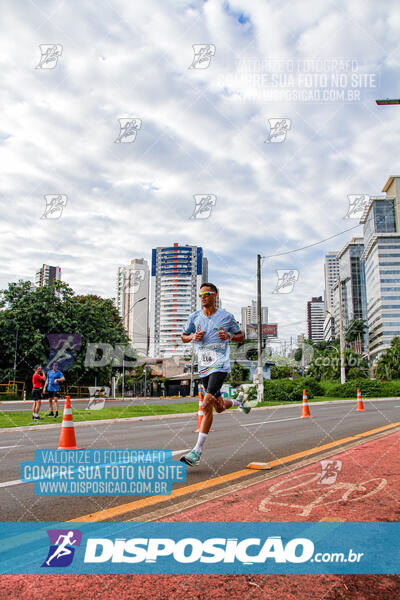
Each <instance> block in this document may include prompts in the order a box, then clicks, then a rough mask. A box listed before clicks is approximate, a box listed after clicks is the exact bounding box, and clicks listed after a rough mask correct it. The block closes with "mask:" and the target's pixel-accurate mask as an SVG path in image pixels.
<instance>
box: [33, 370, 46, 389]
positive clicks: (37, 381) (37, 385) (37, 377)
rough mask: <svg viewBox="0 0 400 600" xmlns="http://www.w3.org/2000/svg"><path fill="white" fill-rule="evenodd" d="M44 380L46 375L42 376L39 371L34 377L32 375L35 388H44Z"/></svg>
mask: <svg viewBox="0 0 400 600" xmlns="http://www.w3.org/2000/svg"><path fill="white" fill-rule="evenodd" d="M43 380H44V377H42V376H41V375H39V374H38V373H34V374H33V377H32V387H33V389H34V390H41V389H42V381H43Z"/></svg>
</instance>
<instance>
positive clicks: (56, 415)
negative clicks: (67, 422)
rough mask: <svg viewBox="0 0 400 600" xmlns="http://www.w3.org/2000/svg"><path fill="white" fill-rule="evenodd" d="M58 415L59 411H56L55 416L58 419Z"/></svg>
mask: <svg viewBox="0 0 400 600" xmlns="http://www.w3.org/2000/svg"><path fill="white" fill-rule="evenodd" d="M57 417H58V411H57V412H56V414H55V415H54V418H55V419H57Z"/></svg>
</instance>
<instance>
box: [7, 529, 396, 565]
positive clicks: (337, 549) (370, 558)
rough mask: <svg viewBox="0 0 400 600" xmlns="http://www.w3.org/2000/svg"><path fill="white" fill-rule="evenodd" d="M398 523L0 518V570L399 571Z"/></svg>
mask: <svg viewBox="0 0 400 600" xmlns="http://www.w3.org/2000/svg"><path fill="white" fill-rule="evenodd" d="M399 535H400V523H232V522H231V523H165V522H163V523H73V522H69V523H21V522H20V523H1V533H0V542H1V551H0V573H1V574H12V573H27V574H29V573H40V574H46V573H47V574H49V573H64V574H67V573H95V574H114V573H127V574H129V573H132V574H133V573H136V574H138V573H140V574H144V573H148V574H151V573H154V574H157V573H170V574H173V573H175V574H201V573H210V574H211V573H216V574H217V573H226V574H242V573H248V574H250V573H274V574H280V573H283V574H284V573H297V574H308V573H310V574H312V573H315V574H318V573H320V574H321V573H336V574H346V573H347V574H349V573H353V574H363V573H381V574H394V573H397V572H398V566H399V561H400V546H399V544H398V540H399Z"/></svg>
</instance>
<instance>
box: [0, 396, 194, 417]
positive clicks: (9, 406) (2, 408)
mask: <svg viewBox="0 0 400 600" xmlns="http://www.w3.org/2000/svg"><path fill="white" fill-rule="evenodd" d="M197 400H198V398H197V397H194V398H125V399H123V400H120V399H116V400H106V406H107V407H110V406H141V405H142V404H145V405H148V404H186V403H187V402H196V401H197ZM88 402H89V398H86V399H82V398H81V399H79V400H76V399H74V398H72V406H73V407H74V408H79V409H83V408H86V406H87V405H88ZM58 403H59V406H60V407H61V408H62V407H63V406H64V399H60V400H59V401H58ZM15 411H29V412H30V411H32V402H31V401H30V400H29V401H27V402H22V401H18V402H1V401H0V413H1V412H15ZM43 412H48V400H46V399H44V400H42V405H41V408H40V413H41V414H42V413H43Z"/></svg>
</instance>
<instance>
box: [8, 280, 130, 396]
mask: <svg viewBox="0 0 400 600" xmlns="http://www.w3.org/2000/svg"><path fill="white" fill-rule="evenodd" d="M0 298H1V300H0V308H1V309H2V310H0V380H1V381H3V382H4V381H7V380H9V379H13V378H14V372H13V363H14V352H15V348H16V335H18V343H17V369H16V380H17V381H25V382H26V383H28V384H29V385H30V382H31V377H32V372H33V367H34V366H35V365H36V364H38V363H41V364H43V365H45V364H46V363H47V362H48V359H49V355H50V346H49V340H48V338H47V336H48V334H52V333H53V334H54V333H55V334H75V335H77V336H80V338H81V347H80V349H79V350H73V351H72V352H73V354H74V357H73V365H72V367H71V368H70V369H69V370H68V372H67V373H66V380H67V384H68V385H80V386H84V385H88V384H91V385H92V384H93V380H94V378H95V377H96V378H97V382H98V383H99V384H105V383H108V382H109V380H110V378H111V373H112V365H111V364H109V365H107V366H105V367H100V368H98V367H97V368H88V367H86V366H85V356H86V349H87V345H88V344H89V343H103V344H104V343H105V344H111V345H112V346H113V347H114V346H115V345H116V344H128V342H129V339H128V337H127V335H126V333H125V330H124V327H123V325H122V322H121V319H120V316H119V314H118V311H117V310H116V308H115V307H114V305H113V303H112V301H111V300H108V299H104V298H100V297H99V296H94V295H86V296H75V295H74V292H73V290H72V289H71V288H70V287H69V286H68V285H67V284H66V283H64V282H60V281H58V282H55V283H54V284H53V285H52V286H43V287H39V288H36V289H34V290H33V291H32V286H31V283H30V282H24V281H19V282H18V283H10V284H9V286H8V289H6V290H2V291H1V292H0ZM17 332H18V334H17Z"/></svg>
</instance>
